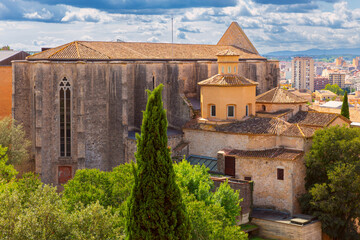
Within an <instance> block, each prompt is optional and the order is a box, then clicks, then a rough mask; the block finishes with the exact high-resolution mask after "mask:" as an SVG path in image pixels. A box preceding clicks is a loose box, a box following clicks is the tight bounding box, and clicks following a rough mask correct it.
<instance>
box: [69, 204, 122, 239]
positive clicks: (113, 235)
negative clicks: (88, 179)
mask: <svg viewBox="0 0 360 240" xmlns="http://www.w3.org/2000/svg"><path fill="white" fill-rule="evenodd" d="M71 219H72V221H71V226H72V230H71V235H72V236H71V239H79V240H80V239H81V240H97V239H119V240H120V239H124V238H125V235H124V234H123V232H124V229H123V224H121V219H120V218H119V216H118V215H117V214H113V213H112V211H111V208H104V207H103V206H101V205H100V204H99V202H95V203H91V204H89V205H88V206H87V207H85V208H83V207H80V208H79V209H77V211H74V212H73V213H72V215H71Z"/></svg>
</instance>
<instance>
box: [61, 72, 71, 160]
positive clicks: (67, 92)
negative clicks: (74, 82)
mask: <svg viewBox="0 0 360 240" xmlns="http://www.w3.org/2000/svg"><path fill="white" fill-rule="evenodd" d="M70 110H71V85H70V82H69V81H68V80H67V79H66V78H65V77H64V78H63V80H62V81H61V82H60V156H61V157H70V156H71V111H70Z"/></svg>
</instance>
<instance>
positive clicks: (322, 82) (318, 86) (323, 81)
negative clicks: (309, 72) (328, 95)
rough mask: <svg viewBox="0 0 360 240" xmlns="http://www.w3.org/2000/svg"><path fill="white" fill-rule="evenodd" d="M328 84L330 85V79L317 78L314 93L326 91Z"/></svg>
mask: <svg viewBox="0 0 360 240" xmlns="http://www.w3.org/2000/svg"><path fill="white" fill-rule="evenodd" d="M326 84H329V78H327V77H315V78H314V91H316V90H321V89H324V88H325V86H326Z"/></svg>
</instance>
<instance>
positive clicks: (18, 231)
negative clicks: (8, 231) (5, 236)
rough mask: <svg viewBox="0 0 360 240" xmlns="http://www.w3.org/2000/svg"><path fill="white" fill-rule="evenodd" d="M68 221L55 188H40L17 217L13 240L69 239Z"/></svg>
mask: <svg viewBox="0 0 360 240" xmlns="http://www.w3.org/2000/svg"><path fill="white" fill-rule="evenodd" d="M69 219H70V218H69V216H68V215H67V213H66V211H65V208H64V205H63V204H62V201H61V198H60V196H59V194H58V193H57V192H56V188H54V187H50V186H48V185H45V186H44V187H42V186H40V187H39V188H38V189H37V190H36V191H35V193H34V194H33V195H32V196H31V197H30V199H29V201H28V203H27V204H26V207H25V208H24V209H23V210H22V214H20V215H19V216H18V221H17V223H16V227H15V239H38V240H52V239H54V240H55V239H56V240H57V239H70V232H71V224H70V221H69Z"/></svg>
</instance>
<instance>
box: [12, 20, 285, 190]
mask: <svg viewBox="0 0 360 240" xmlns="http://www.w3.org/2000/svg"><path fill="white" fill-rule="evenodd" d="M225 50H230V51H231V52H233V53H235V54H236V56H237V59H236V60H237V61H236V64H233V65H234V66H233V65H232V69H233V71H235V72H234V73H236V74H239V75H241V76H244V77H245V78H247V79H251V81H252V82H253V83H254V84H253V85H252V86H253V91H256V93H257V94H262V93H264V92H266V91H268V90H270V89H272V88H274V87H276V86H277V84H278V82H279V67H278V62H277V61H271V60H268V59H266V58H264V57H262V56H261V55H260V54H259V53H258V51H257V50H256V49H255V47H254V46H253V44H252V43H251V42H250V40H249V39H248V38H247V36H246V35H245V33H244V32H243V30H242V29H241V28H240V26H239V25H238V24H237V23H235V22H233V23H232V24H231V25H230V26H229V28H228V29H227V30H226V32H225V33H224V35H223V36H222V37H221V39H220V40H219V42H218V43H217V44H216V45H202V44H170V43H142V42H89V41H74V42H71V43H68V44H65V45H62V46H59V47H55V48H52V49H49V50H46V51H43V52H40V53H38V54H35V55H32V56H29V57H28V58H27V59H26V60H22V61H14V62H13V104H12V114H13V117H14V119H15V120H17V121H18V122H19V123H22V124H23V125H24V129H25V130H26V133H27V136H28V138H29V139H30V140H31V141H32V149H31V150H32V153H33V156H34V159H35V169H36V172H37V173H39V174H40V176H41V179H42V181H43V182H44V183H53V184H54V185H58V186H59V185H61V184H63V183H65V182H66V181H67V180H68V179H70V178H71V177H72V176H73V175H74V173H75V171H76V170H77V169H80V168H99V169H101V170H111V169H112V168H113V167H115V166H117V165H119V164H121V163H124V162H125V161H127V160H128V159H129V158H130V157H129V156H131V155H132V154H133V152H134V140H133V135H134V132H136V131H139V129H140V125H141V121H142V111H143V110H144V109H145V106H146V101H147V96H146V93H145V90H146V89H153V88H154V87H155V86H157V85H158V84H160V83H162V84H164V86H165V87H164V91H163V101H164V107H165V108H166V109H167V117H168V121H169V127H170V128H169V133H170V134H169V135H170V136H171V133H180V135H181V129H182V127H183V126H184V125H185V123H187V122H188V121H189V120H190V119H191V118H192V117H193V115H194V111H195V110H194V109H193V107H192V105H191V104H190V102H191V101H193V100H195V102H196V101H197V102H199V101H200V86H199V85H198V82H200V81H202V80H204V79H207V78H209V77H211V76H213V75H215V74H217V73H218V63H217V56H216V55H217V53H219V52H221V51H225ZM252 107H253V108H252V109H254V107H255V106H254V105H253V106H252ZM253 111H254V110H253ZM173 135H177V134H173ZM178 135H179V134H178ZM180 138H181V137H180ZM180 138H179V139H177V138H176V137H175V138H174V139H173V140H171V137H170V138H169V142H170V145H172V147H174V146H176V145H178V144H179V142H181V139H180ZM172 141H173V143H172Z"/></svg>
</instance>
